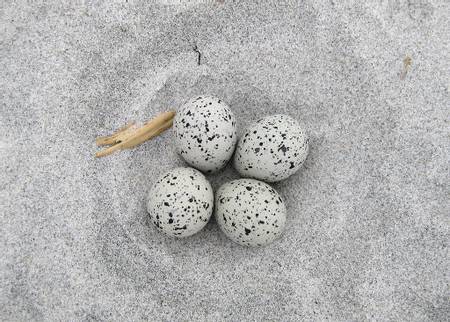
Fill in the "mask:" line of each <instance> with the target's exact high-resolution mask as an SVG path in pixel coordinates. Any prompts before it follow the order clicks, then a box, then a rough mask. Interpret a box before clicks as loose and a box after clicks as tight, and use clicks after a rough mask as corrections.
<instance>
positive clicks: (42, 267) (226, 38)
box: [0, 0, 450, 321]
mask: <svg viewBox="0 0 450 322" xmlns="http://www.w3.org/2000/svg"><path fill="white" fill-rule="evenodd" d="M51 2H52V3H50V1H46V2H42V3H38V1H34V2H29V1H8V0H7V1H2V2H1V4H0V29H1V33H0V76H1V77H0V103H1V119H0V120H1V127H0V130H1V133H0V134H1V135H0V138H1V145H0V149H1V150H0V170H1V176H0V186H1V194H0V214H1V217H0V218H1V222H0V229H1V230H0V235H1V237H0V238H1V240H0V241H1V243H0V253H1V261H0V264H1V266H0V285H1V289H0V319H1V320H4V321H19V320H21V321H27V320H34V321H115V320H122V321H123V320H128V321H138V320H145V319H147V320H154V321H300V320H307V321H309V320H326V319H329V320H334V321H336V320H340V321H343V320H347V321H348V320H354V321H356V320H359V321H361V320H363V321H364V320H383V321H387V320H391V321H400V320H411V321H432V320H433V321H443V320H446V319H448V316H449V269H448V267H449V255H448V240H449V213H450V207H449V202H448V197H449V180H450V175H449V155H450V153H449V145H450V131H449V92H450V81H449V75H450V56H449V53H450V45H449V43H450V39H449V38H450V37H449V33H448V32H449V30H450V23H449V20H450V19H449V10H450V5H449V3H448V1H440V0H437V1H426V0H415V1H404V0H400V1H377V2H375V1H369V2H367V3H365V2H364V1H349V2H348V5H347V4H345V5H344V4H343V3H344V1H328V2H327V1H320V3H321V4H318V3H319V1H313V0H309V1H301V4H295V3H296V2H294V1H292V2H290V4H289V5H288V4H284V5H282V4H279V3H278V1H266V2H265V4H255V3H253V2H250V1H244V2H241V1H239V2H236V1H234V2H233V1H229V0H225V1H217V2H213V1H206V0H196V1H187V3H188V4H187V5H180V2H181V1H176V0H164V1H163V0H160V1H159V2H158V3H153V4H152V5H150V4H146V2H145V1H143V2H136V1H133V0H129V1H126V0H123V1H105V2H104V4H98V3H97V2H94V1H92V2H91V1H51ZM345 2H347V1H345ZM195 45H196V46H197V48H198V51H199V52H200V53H201V59H200V65H198V56H197V55H198V54H197V53H196V52H195V51H194V49H193V48H194V46H195ZM407 56H408V57H410V58H411V59H412V63H411V65H410V67H409V69H408V72H407V73H406V75H405V74H404V73H403V71H404V66H403V60H404V58H405V57H407ZM197 94H212V95H216V96H219V97H221V98H223V99H224V100H225V101H226V102H228V103H229V104H230V105H231V107H232V108H233V110H234V111H235V113H236V115H237V117H238V119H239V121H240V124H239V126H240V129H241V131H242V128H243V126H245V125H247V124H248V123H249V122H250V121H252V120H254V119H256V118H258V117H260V116H261V115H267V114H271V113H288V114H290V115H292V116H293V117H296V118H297V119H298V120H299V121H300V122H301V123H302V124H303V125H304V127H305V128H306V129H307V131H308V133H309V134H310V137H311V141H310V142H311V151H310V155H309V157H308V159H307V161H306V163H305V166H304V167H303V169H301V170H300V172H299V173H297V174H296V175H295V176H293V177H291V178H290V179H288V180H287V181H285V182H282V183H279V184H276V185H275V187H276V188H277V189H278V191H280V193H281V194H282V195H283V196H284V198H285V200H286V202H287V205H288V215H289V217H288V225H287V229H286V231H285V233H284V236H283V237H282V238H281V239H280V240H278V241H277V242H275V243H274V244H272V245H270V246H268V247H265V248H259V249H248V248H244V247H241V246H238V245H236V244H233V243H232V242H231V241H229V240H228V239H227V238H226V237H225V236H224V235H223V234H222V233H220V231H219V229H218V227H217V225H216V223H215V222H214V221H212V222H210V223H209V224H208V225H207V227H206V229H204V230H203V231H202V232H200V233H199V234H197V235H196V236H194V237H191V238H188V239H184V240H173V239H170V238H167V237H164V236H162V235H161V234H159V233H158V232H157V231H156V230H155V229H154V228H153V227H152V226H151V223H150V222H149V220H148V217H147V214H146V211H145V207H144V206H145V197H146V193H147V191H148V190H149V188H150V186H151V184H152V182H154V180H155V177H156V176H158V175H160V174H161V173H162V172H164V171H166V170H167V169H170V168H172V167H174V166H178V165H182V164H183V162H182V161H181V160H180V159H179V158H178V157H177V156H176V154H175V147H174V146H173V144H172V140H173V138H172V133H171V131H168V132H166V133H165V134H164V135H162V136H161V137H158V138H157V139H155V140H154V141H151V142H147V143H145V144H144V145H141V146H140V147H138V148H136V149H134V150H131V151H124V152H121V153H118V154H115V155H113V156H110V157H107V158H103V159H95V158H93V154H94V153H95V151H97V148H96V147H95V144H94V139H95V137H96V136H97V135H105V134H109V133H111V132H112V131H114V130H115V129H117V128H118V127H120V126H122V125H124V124H125V123H127V122H128V121H130V120H137V121H145V120H147V119H149V118H151V117H152V116H153V115H155V114H157V113H158V112H160V111H163V110H166V109H168V108H172V107H177V106H179V105H180V104H181V103H182V102H183V101H185V100H186V99H187V98H189V97H191V96H193V95H197ZM233 178H237V174H236V173H235V172H234V170H233V169H232V168H231V167H228V168H227V169H225V170H224V171H222V172H221V173H219V174H218V175H216V176H212V177H211V180H212V184H213V186H214V187H216V188H217V187H218V185H220V184H221V183H223V182H226V181H228V180H231V179H233Z"/></svg>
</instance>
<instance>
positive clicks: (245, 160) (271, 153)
mask: <svg viewBox="0 0 450 322" xmlns="http://www.w3.org/2000/svg"><path fill="white" fill-rule="evenodd" d="M308 151H309V139H308V137H307V135H306V134H305V131H303V129H302V128H301V127H300V125H299V124H298V122H297V121H296V120H294V119H293V118H292V117H290V116H288V115H282V114H276V115H270V116H267V117H264V118H262V119H260V120H259V121H257V122H255V123H253V124H251V125H250V126H249V127H248V128H247V129H246V130H245V132H244V134H243V135H242V137H241V138H240V139H239V142H238V144H237V147H236V153H235V155H234V167H235V168H236V170H237V171H238V172H239V173H240V174H241V175H242V176H243V177H249V178H255V179H259V180H263V181H266V182H276V181H281V180H284V179H286V178H288V177H289V176H291V175H292V174H294V173H295V172H296V171H297V170H298V169H299V168H300V167H301V166H302V164H303V162H304V161H305V159H306V156H307V155H308Z"/></svg>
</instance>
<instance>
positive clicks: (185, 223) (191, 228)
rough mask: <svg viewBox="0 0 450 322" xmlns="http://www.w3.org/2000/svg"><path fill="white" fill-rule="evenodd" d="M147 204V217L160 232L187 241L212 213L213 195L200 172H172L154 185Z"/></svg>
mask: <svg viewBox="0 0 450 322" xmlns="http://www.w3.org/2000/svg"><path fill="white" fill-rule="evenodd" d="M147 200H148V201H147V210H148V212H149V214H150V217H151V219H152V221H153V223H154V224H155V226H156V227H157V228H158V229H159V230H160V231H161V232H163V233H165V234H166V235H169V236H175V237H187V236H191V235H193V234H195V233H196V232H198V231H199V230H201V229H202V228H203V227H204V226H205V225H206V223H207V222H208V220H209V218H210V217H211V214H212V211H213V205H214V193H213V190H212V188H211V185H210V184H209V182H208V180H206V178H205V176H204V175H203V174H202V173H201V172H200V171H197V170H195V169H193V168H175V169H172V170H170V171H168V172H166V173H165V174H164V175H163V176H161V177H160V178H159V179H158V181H156V183H155V184H154V186H153V187H152V189H151V190H150V192H149V194H148V199H147Z"/></svg>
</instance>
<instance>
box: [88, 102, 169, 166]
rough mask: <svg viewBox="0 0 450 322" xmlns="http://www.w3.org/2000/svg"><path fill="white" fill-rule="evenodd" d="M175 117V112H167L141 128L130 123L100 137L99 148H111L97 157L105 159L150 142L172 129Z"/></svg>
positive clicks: (97, 141)
mask: <svg viewBox="0 0 450 322" xmlns="http://www.w3.org/2000/svg"><path fill="white" fill-rule="evenodd" d="M174 117H175V112H174V111H167V112H164V113H161V114H159V115H158V116H156V117H155V118H153V119H151V120H150V121H148V122H147V123H145V124H144V125H143V126H142V127H140V128H136V127H134V123H129V124H127V125H126V126H124V127H123V128H121V129H119V130H118V131H117V132H115V133H114V134H112V135H110V136H106V137H98V138H97V139H96V143H97V145H98V146H103V145H111V146H110V147H108V148H106V149H104V150H102V151H100V152H97V153H96V154H95V156H96V157H97V158H100V157H104V156H107V155H110V154H112V153H114V152H116V151H119V150H123V149H131V148H133V147H135V146H136V145H139V144H141V143H143V142H145V141H147V140H150V139H151V138H153V137H155V136H157V135H159V134H161V133H162V132H164V131H165V130H167V129H168V128H170V127H171V126H172V124H173V118H174Z"/></svg>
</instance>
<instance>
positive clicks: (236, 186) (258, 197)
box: [215, 179, 286, 246]
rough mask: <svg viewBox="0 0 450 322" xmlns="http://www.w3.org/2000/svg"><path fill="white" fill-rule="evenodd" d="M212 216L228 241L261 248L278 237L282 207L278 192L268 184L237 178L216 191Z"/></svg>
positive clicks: (282, 216) (282, 220)
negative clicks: (213, 214) (213, 215)
mask: <svg viewBox="0 0 450 322" xmlns="http://www.w3.org/2000/svg"><path fill="white" fill-rule="evenodd" d="M215 217H216V221H217V223H218V225H219V227H220V229H221V230H222V231H223V232H224V233H225V235H227V236H228V237H229V238H230V239H231V240H233V241H235V242H236V243H238V244H241V245H245V246H263V245H267V244H269V243H271V242H272V241H274V240H275V239H276V238H278V237H279V236H280V235H281V233H282V231H283V228H284V225H285V222H286V207H285V204H284V202H283V199H282V198H281V196H280V195H279V194H278V192H276V191H275V189H273V188H272V187H271V186H269V185H268V184H266V183H264V182H261V181H258V180H254V179H238V180H234V181H230V182H228V183H226V184H224V185H222V186H221V187H220V188H219V190H218V191H217V193H216V197H215Z"/></svg>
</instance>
